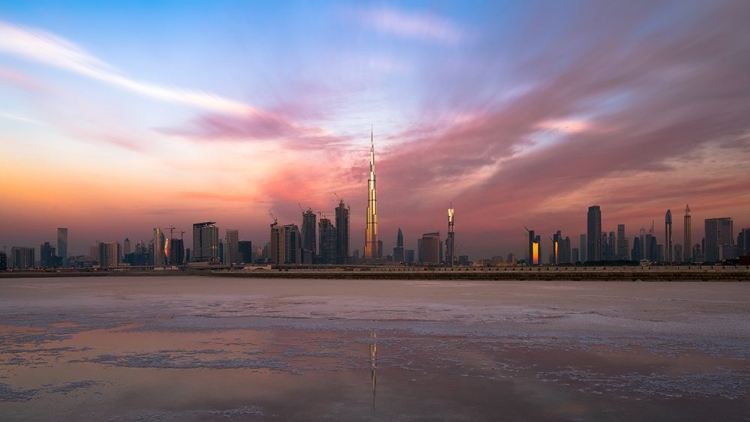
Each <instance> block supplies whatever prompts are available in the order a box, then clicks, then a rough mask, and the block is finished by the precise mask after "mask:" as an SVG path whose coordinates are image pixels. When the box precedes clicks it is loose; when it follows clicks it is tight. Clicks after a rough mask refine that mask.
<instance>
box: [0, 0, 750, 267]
mask: <svg viewBox="0 0 750 422" xmlns="http://www.w3.org/2000/svg"><path fill="white" fill-rule="evenodd" d="M748 22H750V3H748V2H747V1H743V0H739V1H703V0H699V1H690V0H678V1H647V2H623V1H614V0H613V1H606V0H605V1H599V0H596V1H572V0H571V1H552V0H550V1H500V0H493V1H487V2H472V1H460V2H458V1H457V2H450V1H432V2H430V1H426V2H335V1H330V2H329V1H320V2H317V1H316V2H286V1H281V2H266V1H257V2H254V1H206V2H202V1H187V2H184V1H169V2H160V1H112V2H93V1H75V2H65V1H62V2H61V1H50V2H43V1H25V2H2V3H1V4H0V186H2V187H1V188H0V191H2V198H3V199H2V201H0V245H4V246H7V247H8V249H9V248H10V247H11V246H34V247H38V245H39V244H41V243H42V242H44V241H49V242H51V243H55V242H56V229H57V227H67V228H68V229H69V246H68V251H69V253H70V254H73V255H75V254H87V253H88V248H89V246H90V245H94V244H95V243H96V242H97V241H113V240H114V241H122V240H123V239H124V238H126V237H127V238H129V239H130V240H131V242H133V243H135V242H138V241H141V240H143V241H148V240H149V239H150V238H151V237H152V229H153V228H154V227H161V228H167V227H170V226H172V227H176V228H177V229H176V231H177V232H179V231H182V230H185V231H186V232H187V233H186V234H185V240H186V241H187V243H188V245H190V244H191V233H190V232H191V227H192V224H193V223H196V222H201V221H215V222H216V223H217V226H218V227H219V228H220V233H221V236H222V237H223V236H224V234H225V229H238V230H239V233H240V240H251V241H253V242H254V243H255V244H257V245H263V244H265V243H266V242H268V239H269V224H270V223H271V222H272V221H273V220H272V218H271V216H270V214H273V215H274V216H275V218H277V219H278V221H279V223H281V224H291V223H295V224H298V225H301V209H304V210H306V209H308V208H309V209H312V210H314V211H315V212H319V213H320V215H321V216H327V217H329V218H331V219H333V218H334V215H335V214H334V211H333V210H334V208H335V206H336V205H337V203H338V200H337V199H336V198H337V196H338V197H340V198H341V199H343V200H344V201H345V202H346V203H347V204H348V205H349V206H350V207H351V224H350V231H351V236H352V237H351V252H352V253H353V252H354V250H355V249H358V250H360V252H361V250H362V247H363V245H364V230H365V210H366V207H367V176H368V170H369V169H368V159H369V144H370V134H371V131H372V133H373V137H374V143H375V151H376V167H375V169H376V174H377V189H378V191H377V195H378V197H377V199H378V225H379V234H380V239H381V240H382V241H383V243H384V249H385V251H386V252H388V251H390V250H391V248H392V247H393V246H395V242H396V234H397V232H398V229H399V228H401V229H402V231H403V233H404V238H405V243H406V245H405V246H406V248H407V249H409V248H416V239H417V238H419V237H421V235H422V234H423V233H427V232H432V231H440V233H441V236H443V237H445V234H446V232H447V223H448V221H447V219H448V217H447V208H448V206H449V203H450V202H451V201H452V204H453V207H454V209H455V231H456V248H457V253H458V254H460V255H469V256H470V258H472V259H477V258H489V257H491V256H493V255H501V254H502V255H506V254H508V253H510V252H513V253H516V254H517V255H519V257H522V256H523V251H524V245H525V239H524V236H525V234H524V233H525V229H524V227H528V228H530V229H533V230H535V231H536V232H537V233H540V234H542V238H543V239H545V238H547V237H549V236H551V235H552V233H554V232H556V231H557V230H561V231H562V233H563V236H570V238H571V240H572V241H573V247H575V246H577V239H578V236H579V234H581V233H585V231H586V212H587V208H588V207H589V206H590V205H594V204H596V205H599V206H601V209H602V229H603V230H606V231H608V232H609V231H616V227H617V224H625V227H626V234H627V236H628V237H629V238H631V241H632V237H634V236H636V235H637V233H638V231H639V230H640V228H641V227H646V228H648V227H649V226H650V225H651V223H652V221H653V222H654V224H655V228H656V230H655V233H656V235H657V237H659V239H660V242H661V239H663V237H664V215H665V213H666V210H667V209H671V210H672V213H673V215H674V222H675V223H674V230H673V237H674V241H675V243H681V242H682V230H683V229H682V215H683V211H684V209H685V206H686V205H687V204H689V205H690V209H691V210H692V220H693V240H694V241H695V242H699V241H700V238H701V237H702V235H703V220H704V219H705V218H714V217H731V218H733V220H734V229H735V232H739V230H740V229H742V228H746V227H750V165H748V163H750V25H748ZM735 236H736V233H735Z"/></svg>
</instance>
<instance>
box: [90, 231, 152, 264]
mask: <svg viewBox="0 0 750 422" xmlns="http://www.w3.org/2000/svg"><path fill="white" fill-rule="evenodd" d="M154 230H156V229H154ZM163 253H164V251H163V250H162V254H163ZM119 264H120V244H119V243H117V242H101V243H99V266H100V267H102V268H108V267H116V266H118V265H119Z"/></svg>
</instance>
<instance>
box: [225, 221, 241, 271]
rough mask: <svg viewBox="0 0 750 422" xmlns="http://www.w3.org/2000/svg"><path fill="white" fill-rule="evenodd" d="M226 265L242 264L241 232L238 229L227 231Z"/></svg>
mask: <svg viewBox="0 0 750 422" xmlns="http://www.w3.org/2000/svg"><path fill="white" fill-rule="evenodd" d="M226 242H227V243H226V249H225V252H224V253H225V255H226V264H227V265H231V264H238V263H239V262H240V232H239V230H237V229H227V237H226Z"/></svg>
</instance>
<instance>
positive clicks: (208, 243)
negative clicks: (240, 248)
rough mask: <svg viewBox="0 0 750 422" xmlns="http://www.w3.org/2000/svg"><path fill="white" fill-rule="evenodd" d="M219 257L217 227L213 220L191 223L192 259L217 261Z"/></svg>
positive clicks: (196, 260)
mask: <svg viewBox="0 0 750 422" xmlns="http://www.w3.org/2000/svg"><path fill="white" fill-rule="evenodd" d="M218 259H219V228H218V227H216V223H215V222H213V221H206V222H203V223H195V224H193V261H194V262H217V261H218Z"/></svg>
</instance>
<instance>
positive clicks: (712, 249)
mask: <svg viewBox="0 0 750 422" xmlns="http://www.w3.org/2000/svg"><path fill="white" fill-rule="evenodd" d="M705 225H706V231H705V234H706V246H705V247H704V248H703V254H704V256H705V260H706V262H717V261H719V260H720V255H719V251H720V249H721V248H722V247H726V246H733V245H734V234H733V232H734V229H733V227H732V226H733V223H732V219H731V218H728V217H724V218H707V219H706V220H705ZM725 245H726V246H725Z"/></svg>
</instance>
